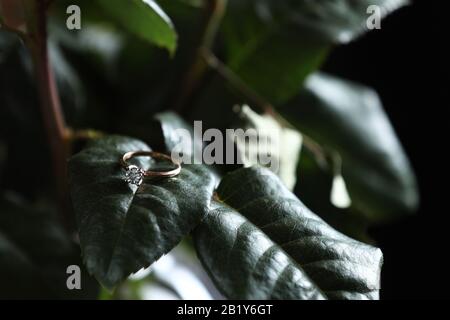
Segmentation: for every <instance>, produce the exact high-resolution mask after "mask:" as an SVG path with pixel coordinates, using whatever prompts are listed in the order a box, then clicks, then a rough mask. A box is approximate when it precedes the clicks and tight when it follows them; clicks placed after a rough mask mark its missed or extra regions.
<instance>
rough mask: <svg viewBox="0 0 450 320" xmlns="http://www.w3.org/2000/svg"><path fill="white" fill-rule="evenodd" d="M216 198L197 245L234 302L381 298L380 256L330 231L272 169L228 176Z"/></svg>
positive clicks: (365, 246) (203, 260)
mask: <svg viewBox="0 0 450 320" xmlns="http://www.w3.org/2000/svg"><path fill="white" fill-rule="evenodd" d="M217 198H218V200H217V202H215V203H214V205H213V208H212V211H211V212H210V214H208V216H207V217H206V218H205V220H204V222H203V223H202V224H201V225H200V227H199V228H198V229H197V230H196V232H195V243H196V248H197V253H198V255H199V257H200V259H201V261H202V263H203V265H204V266H205V268H206V269H207V271H208V273H209V274H210V275H211V277H212V279H213V280H214V282H215V284H216V285H217V286H218V287H219V288H220V289H221V290H222V292H223V293H224V294H225V295H226V296H227V297H228V298H231V299H321V298H328V299H376V298H378V295H379V289H380V284H379V281H380V270H381V264H382V253H381V251H380V250H379V249H377V248H374V247H372V246H369V245H366V244H363V243H360V242H358V241H356V240H353V239H350V238H348V237H346V236H344V235H342V234H340V233H339V232H337V231H335V230H334V229H332V228H331V227H330V226H328V225H327V224H326V223H325V222H324V221H323V220H321V219H320V218H319V217H317V216H316V215H315V214H314V213H312V212H311V211H310V210H309V209H308V208H306V207H305V206H304V205H303V203H302V202H300V200H298V199H297V198H296V197H295V196H294V195H293V194H292V193H291V192H289V190H287V189H286V188H285V187H284V185H283V184H282V182H281V181H280V180H279V179H278V178H277V177H276V176H275V175H274V174H273V173H272V172H270V171H269V170H267V169H259V168H246V169H240V170H237V171H235V172H233V173H231V174H229V175H227V176H225V177H224V179H223V180H222V182H221V183H220V185H219V187H218V190H217Z"/></svg>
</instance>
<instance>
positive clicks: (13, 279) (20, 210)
mask: <svg viewBox="0 0 450 320" xmlns="http://www.w3.org/2000/svg"><path fill="white" fill-rule="evenodd" d="M71 265H78V266H80V267H81V258H80V250H79V248H77V246H76V245H75V244H74V243H72V242H71V241H70V240H69V238H68V237H67V236H66V235H65V233H64V230H63V229H62V228H61V226H60V224H59V222H58V220H57V219H56V217H55V215H54V214H51V210H47V209H42V208H35V207H32V206H29V205H24V204H23V199H21V198H19V197H17V196H15V195H14V194H5V195H2V196H1V197H0V298H3V299H23V298H26V299H31V298H33V299H37V298H39V299H42V298H46V299H48V298H52V299H58V298H90V299H94V298H96V296H97V293H98V284H97V282H96V281H95V280H94V279H92V278H90V277H89V275H88V274H87V272H86V271H85V270H83V269H81V270H82V273H81V290H69V289H68V288H67V285H66V282H67V278H68V277H69V276H70V274H67V267H69V266H71Z"/></svg>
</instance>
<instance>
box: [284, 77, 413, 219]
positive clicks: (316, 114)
mask: <svg viewBox="0 0 450 320" xmlns="http://www.w3.org/2000/svg"><path fill="white" fill-rule="evenodd" d="M279 112H280V113H281V114H282V115H283V116H284V117H285V118H286V119H287V120H288V121H289V122H291V123H292V124H294V125H295V126H296V127H297V128H298V129H299V130H300V131H301V132H303V133H305V134H308V135H309V136H311V137H312V138H313V139H315V140H316V141H317V142H319V143H320V144H322V145H324V146H326V147H329V148H332V149H334V150H336V151H337V152H338V153H339V154H340V156H341V158H342V174H343V177H344V179H345V181H346V183H347V187H348V190H349V193H350V197H351V199H352V203H353V206H354V208H355V209H357V210H358V211H360V212H362V213H363V214H364V216H365V217H366V218H367V219H368V220H369V221H372V222H382V221H386V220H390V219H393V218H396V217H398V216H401V215H402V214H403V213H405V212H413V211H414V210H415V209H416V208H417V205H418V201H419V200H418V191H417V185H416V179H415V176H414V173H413V171H412V169H411V166H410V163H409V161H408V158H407V156H406V154H405V151H404V150H403V148H402V146H401V144H400V142H399V140H398V138H397V136H396V134H395V132H394V129H393V128H392V126H391V124H390V122H389V119H388V117H387V115H386V114H385V112H384V110H383V107H382V105H381V102H380V99H379V97H378V95H377V94H376V93H375V92H374V91H373V90H371V89H369V88H367V87H364V86H361V85H358V84H354V83H351V82H348V81H344V80H341V79H338V78H335V77H332V76H329V75H325V74H315V75H313V76H311V77H310V78H309V79H308V81H307V83H306V86H305V88H304V89H302V90H301V91H300V93H299V94H298V96H296V97H295V98H294V99H293V100H292V101H290V102H289V103H288V104H286V105H285V106H283V107H281V108H280V109H279ZM300 170H301V168H300Z"/></svg>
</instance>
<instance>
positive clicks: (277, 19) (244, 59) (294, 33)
mask: <svg viewBox="0 0 450 320" xmlns="http://www.w3.org/2000/svg"><path fill="white" fill-rule="evenodd" d="M406 3H408V1H407V0H375V1H373V0H360V1H351V0H335V1H328V0H316V1H307V0H295V1H294V0H288V1H273V0H244V1H243V0H230V2H229V9H228V13H227V15H226V17H225V19H224V26H223V36H224V40H225V41H224V43H225V49H226V52H227V62H228V64H229V66H230V67H231V68H232V69H233V70H234V71H235V72H237V73H238V74H239V75H240V77H241V78H242V79H243V80H244V81H245V82H246V83H247V84H249V85H250V86H251V87H252V88H253V89H255V90H256V91H257V92H258V93H259V94H260V95H261V96H263V97H265V98H266V99H268V100H269V101H270V102H272V103H274V104H280V103H284V102H286V100H287V99H289V98H290V97H292V96H293V95H294V94H295V93H296V91H297V88H298V87H299V86H300V85H301V84H302V83H303V81H304V80H305V78H306V76H307V75H309V74H310V73H311V72H313V71H315V70H316V69H318V68H319V67H320V65H321V64H322V62H323V60H324V59H325V57H326V55H327V53H328V51H329V50H330V49H331V48H332V46H333V45H335V44H340V43H344V42H348V41H350V40H352V39H354V38H355V37H356V36H357V35H359V34H361V33H363V32H364V31H368V28H367V27H366V21H367V19H368V18H369V17H370V14H368V13H367V9H368V7H369V6H371V5H377V6H379V8H380V9H381V13H382V16H385V15H387V14H388V13H390V12H392V11H394V10H395V9H397V8H399V7H400V6H402V5H405V4H406Z"/></svg>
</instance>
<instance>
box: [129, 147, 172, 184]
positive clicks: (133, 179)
mask: <svg viewBox="0 0 450 320" xmlns="http://www.w3.org/2000/svg"><path fill="white" fill-rule="evenodd" d="M135 157H151V158H154V159H159V160H168V161H170V162H171V163H172V164H173V165H175V169H171V170H168V171H152V170H144V169H142V168H140V167H138V166H136V165H133V164H129V163H128V162H127V161H128V160H130V159H132V158H135ZM120 164H121V165H122V167H123V168H124V169H125V178H126V179H125V181H126V182H128V183H130V184H134V185H137V186H140V185H141V184H142V181H143V180H144V177H161V178H171V177H175V176H177V175H178V174H179V173H180V172H181V164H180V163H178V162H175V161H173V160H172V158H171V157H169V156H168V155H165V154H162V153H159V152H155V151H131V152H127V153H125V154H124V155H123V156H122V158H121V159H120Z"/></svg>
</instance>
